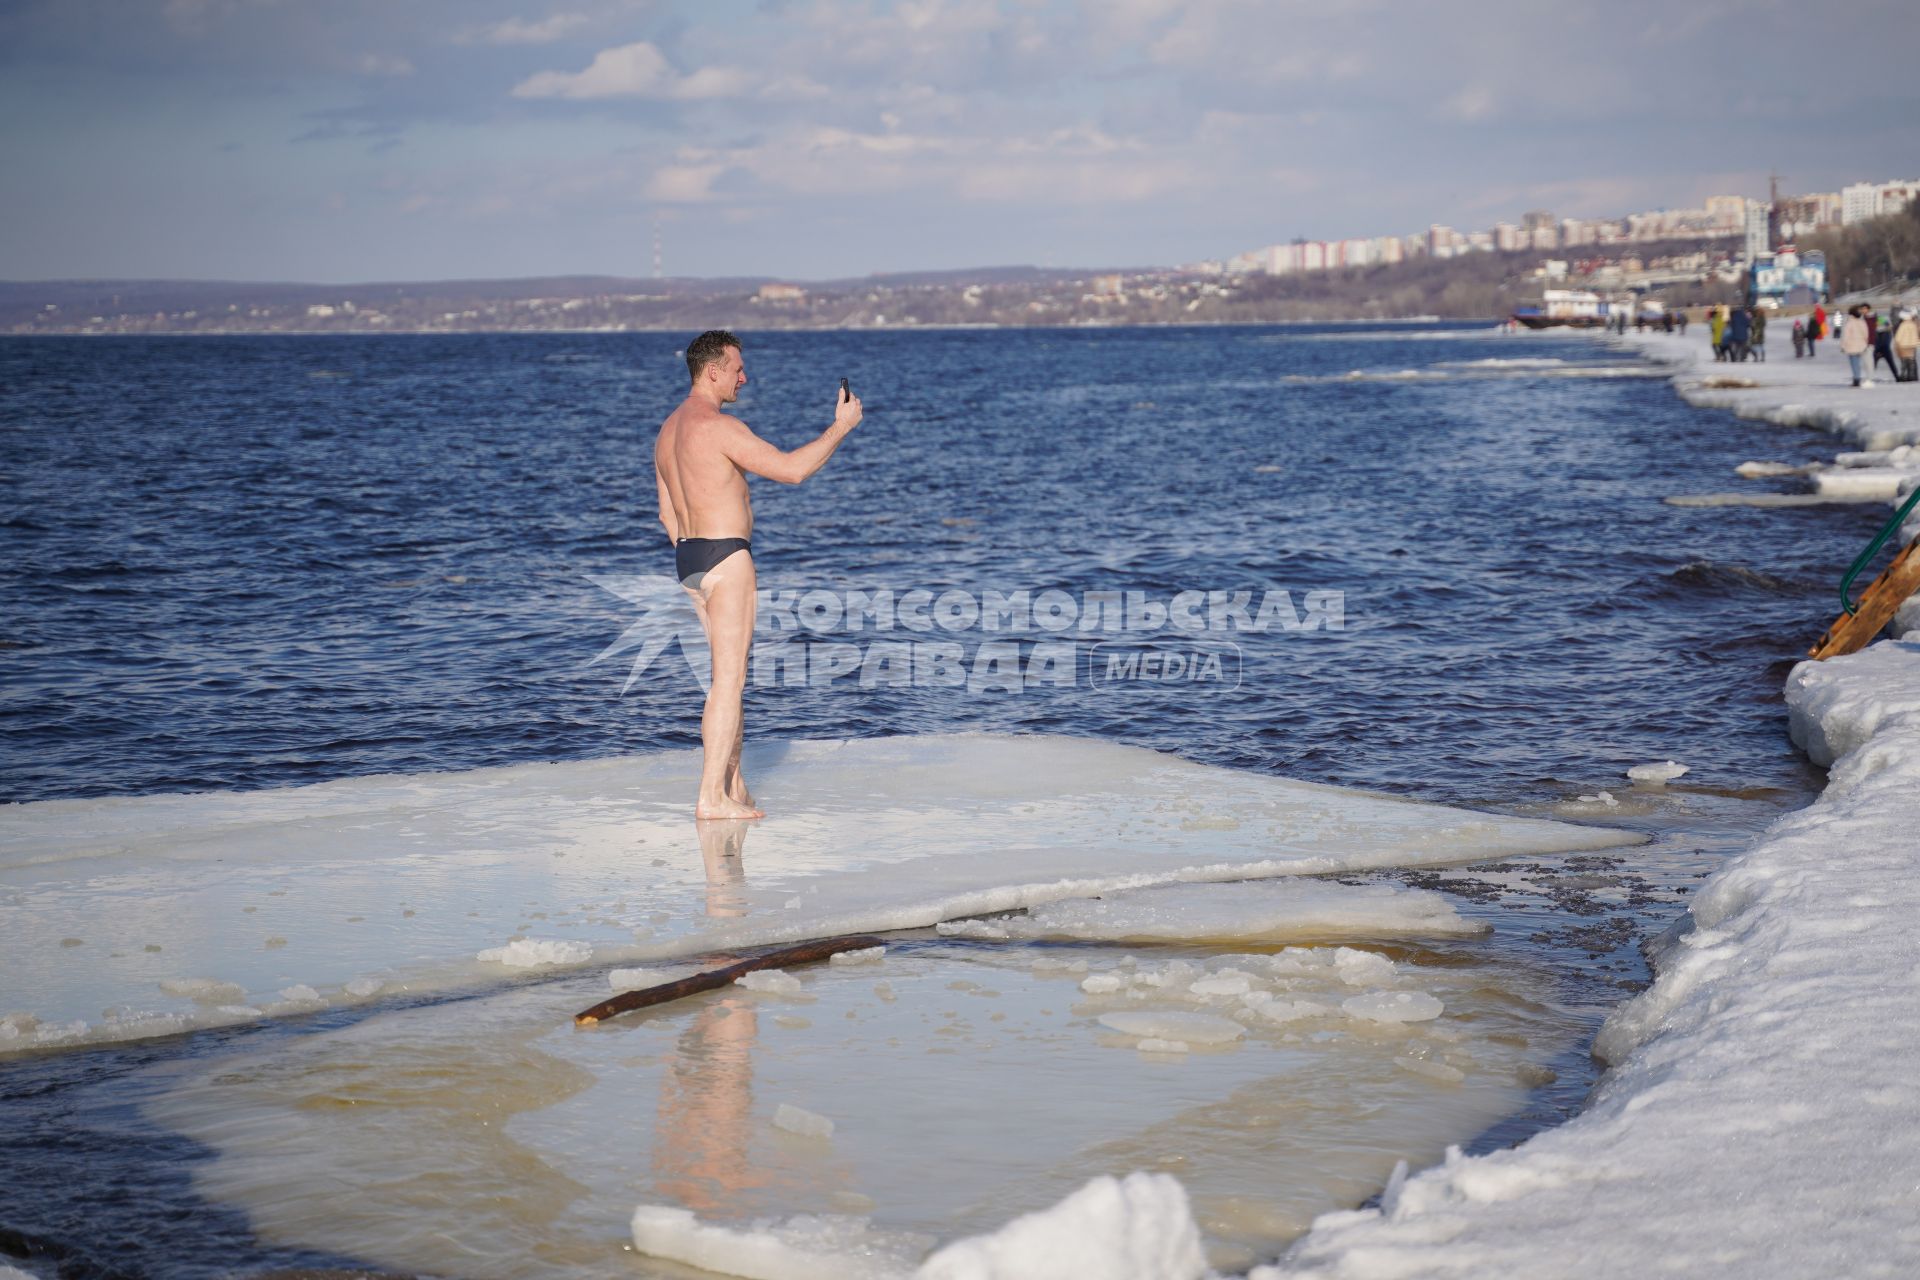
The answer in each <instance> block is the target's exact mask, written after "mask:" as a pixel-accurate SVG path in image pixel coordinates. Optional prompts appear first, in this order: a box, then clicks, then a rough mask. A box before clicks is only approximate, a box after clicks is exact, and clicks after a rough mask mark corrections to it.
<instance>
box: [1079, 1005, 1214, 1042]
mask: <svg viewBox="0 0 1920 1280" xmlns="http://www.w3.org/2000/svg"><path fill="white" fill-rule="evenodd" d="M1100 1025H1101V1026H1103V1027H1106V1028H1107V1029H1109V1030H1111V1031H1118V1032H1119V1033H1120V1034H1121V1035H1123V1036H1139V1037H1141V1038H1142V1039H1146V1040H1184V1041H1186V1042H1187V1043H1188V1044H1228V1043H1230V1042H1232V1041H1234V1040H1238V1039H1239V1038H1240V1037H1241V1036H1243V1035H1245V1034H1247V1029H1246V1028H1245V1027H1243V1026H1241V1025H1240V1024H1239V1023H1237V1022H1234V1021H1232V1020H1231V1019H1229V1018H1219V1017H1215V1016H1214V1015H1213V1014H1211V1013H1168V1012H1165V1011H1162V1010H1157V1009H1153V1010H1141V1011H1139V1012H1131V1011H1129V1012H1124V1013H1103V1014H1101V1015H1100Z"/></svg>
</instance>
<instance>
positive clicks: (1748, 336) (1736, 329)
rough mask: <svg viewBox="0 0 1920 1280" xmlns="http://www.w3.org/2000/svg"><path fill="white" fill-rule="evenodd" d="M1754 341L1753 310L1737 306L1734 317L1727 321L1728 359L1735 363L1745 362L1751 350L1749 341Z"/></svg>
mask: <svg viewBox="0 0 1920 1280" xmlns="http://www.w3.org/2000/svg"><path fill="white" fill-rule="evenodd" d="M1752 341H1753V312H1751V311H1749V310H1747V309H1746V308H1745V307H1735V308H1734V311H1733V315H1732V317H1731V318H1730V319H1729V320H1728V321H1727V359H1729V360H1731V361H1733V362H1734V363H1735V364H1740V363H1743V362H1744V361H1745V360H1746V358H1747V356H1748V354H1749V352H1748V345H1747V344H1748V343H1750V342H1752Z"/></svg>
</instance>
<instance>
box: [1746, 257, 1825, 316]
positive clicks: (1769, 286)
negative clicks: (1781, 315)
mask: <svg viewBox="0 0 1920 1280" xmlns="http://www.w3.org/2000/svg"><path fill="white" fill-rule="evenodd" d="M1826 296H1827V255H1826V254H1824V253H1821V252H1820V251H1819V250H1818V249H1810V250H1808V251H1807V252H1806V253H1801V252H1799V251H1798V250H1796V249H1795V248H1794V247H1793V246H1792V245H1790V244H1783V245H1781V246H1780V247H1779V248H1778V249H1776V250H1775V251H1774V252H1772V253H1759V254H1755V255H1754V258H1753V265H1752V266H1750V267H1749V268H1748V269H1747V301H1748V302H1750V303H1755V302H1763V301H1765V300H1767V299H1769V298H1771V299H1772V300H1774V301H1775V302H1776V303H1779V304H1780V305H1782V306H1808V305H1811V304H1813V303H1815V302H1818V301H1820V300H1821V299H1823V298H1825V297H1826Z"/></svg>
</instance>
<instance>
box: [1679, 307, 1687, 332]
mask: <svg viewBox="0 0 1920 1280" xmlns="http://www.w3.org/2000/svg"><path fill="white" fill-rule="evenodd" d="M1680 336H1681V337H1683V338H1684V337H1686V336H1687V309H1686V308H1685V307H1682V308H1680Z"/></svg>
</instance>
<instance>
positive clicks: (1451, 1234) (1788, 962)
mask: <svg viewBox="0 0 1920 1280" xmlns="http://www.w3.org/2000/svg"><path fill="white" fill-rule="evenodd" d="M1628 342H1629V345H1632V346H1634V347H1636V348H1638V349H1640V350H1641V351H1643V352H1644V353H1645V354H1647V355H1649V356H1652V357H1653V358H1655V359H1660V360H1663V361H1665V362H1667V363H1669V364H1671V365H1673V366H1676V368H1677V373H1676V376H1675V378H1674V382H1675V385H1676V388H1677V389H1678V390H1679V392H1680V394H1681V395H1682V396H1683V397H1684V398H1686V399H1687V400H1688V401H1690V402H1692V403H1694V404H1699V405H1703V406H1709V407H1715V408H1724V409H1730V410H1732V411H1733V412H1735V413H1737V414H1740V415H1741V416H1744V417H1750V418H1757V419H1763V420H1767V421H1772V422H1777V423H1787V424H1795V425H1807V426H1815V427H1819V428H1821V429H1824V430H1829V431H1832V432H1834V433H1836V434H1837V435H1840V436H1842V437H1843V438H1845V439H1848V440H1850V441H1851V442H1853V443H1854V444H1855V445H1857V446H1859V447H1861V448H1864V449H1879V450H1888V449H1894V448H1897V447H1898V446H1900V445H1910V444H1913V443H1916V442H1920V394H1912V393H1911V392H1912V389H1910V388H1898V389H1895V388H1875V389H1873V390H1870V391H1864V392H1855V391H1854V389H1853V388H1852V387H1851V385H1850V384H1849V381H1848V379H1847V378H1846V377H1845V374H1844V368H1845V366H1844V364H1843V363H1840V362H1838V361H1836V360H1830V359H1827V358H1824V357H1823V358H1821V359H1819V360H1818V361H1816V360H1807V361H1804V362H1794V361H1788V362H1786V364H1785V367H1784V368H1783V367H1782V366H1781V363H1780V362H1771V363H1770V364H1768V365H1761V366H1749V365H1730V366H1729V365H1722V366H1717V367H1716V366H1713V365H1711V364H1710V363H1709V362H1707V361H1705V360H1703V359H1702V358H1701V352H1702V351H1703V350H1704V348H1705V343H1704V341H1703V340H1699V339H1673V338H1666V337H1661V336H1648V337H1643V338H1630V339H1629V340H1628ZM1782 345H1784V344H1782ZM1716 368H1717V369H1718V370H1720V371H1721V372H1722V375H1723V377H1724V378H1726V379H1737V380H1740V381H1746V382H1751V383H1754V384H1757V385H1753V386H1745V387H1732V386H1724V385H1723V386H1710V385H1707V384H1708V383H1710V382H1714V381H1719V379H1717V378H1715V377H1714V370H1715V369H1716ZM1827 384H1832V385H1827ZM1876 392H1878V395H1876V394H1875V393H1876ZM1836 465H1843V464H1842V463H1840V461H1839V460H1836ZM1916 482H1920V476H1915V477H1912V478H1904V479H1903V480H1902V482H1901V483H1900V485H1899V486H1898V488H1899V491H1900V492H1903V493H1904V492H1911V490H1912V487H1913V485H1914V484H1915V483H1916ZM1916 535H1920V528H1916V527H1914V524H1913V523H1909V525H1908V526H1907V527H1906V528H1905V529H1904V530H1903V531H1902V536H1903V538H1912V537H1914V536H1916ZM1916 601H1920V597H1917V598H1916ZM1916 601H1909V602H1908V604H1907V605H1906V606H1905V608H1903V610H1902V611H1901V617H1900V619H1898V620H1897V621H1896V624H1895V627H1894V630H1895V633H1896V635H1898V634H1899V633H1900V632H1901V630H1902V629H1903V628H1902V624H1905V627H1906V628H1907V629H1908V630H1907V634H1906V635H1905V636H1904V637H1903V638H1900V639H1895V640H1883V641H1881V642H1879V643H1877V644H1875V645H1873V646H1871V647H1870V648H1868V649H1867V650H1865V651H1863V652H1861V653H1857V654H1853V655H1851V656H1848V657H1843V658H1835V659H1830V660H1828V661H1826V662H1824V663H1814V662H1801V663H1799V664H1798V665H1797V666H1795V667H1794V669H1793V671H1792V672H1791V674H1790V675H1789V676H1788V679H1787V684H1786V700H1787V707H1788V712H1789V717H1790V721H1789V723H1790V732H1791V735H1792V737H1793V740H1794V742H1795V743H1796V745H1798V746H1800V747H1801V748H1802V749H1804V750H1805V751H1806V752H1807V754H1808V755H1809V757H1811V758H1812V759H1813V760H1814V761H1815V762H1816V763H1819V764H1823V765H1827V766H1828V767H1829V769H1830V773H1829V777H1828V782H1827V787H1826V789H1825V790H1824V791H1823V792H1822V793H1821V795H1820V797H1819V798H1818V799H1817V800H1816V801H1815V802H1814V803H1813V804H1812V805H1810V806H1809V807H1808V808H1806V809H1804V810H1801V811H1800V812H1798V813H1794V814H1791V815H1788V816H1787V817H1785V818H1783V819H1781V820H1780V821H1779V822H1778V823H1776V824H1775V825H1774V826H1773V827H1772V828H1770V829H1769V830H1768V831H1767V833H1766V834H1765V835H1764V836H1763V837H1762V838H1761V839H1760V840H1759V841H1758V842H1757V843H1756V844H1755V845H1754V847H1752V848H1751V849H1749V850H1748V851H1746V852H1745V853H1743V854H1741V855H1739V856H1738V857H1736V858H1733V859H1732V860H1730V861H1729V862H1728V863H1727V864H1726V865H1725V866H1724V867H1723V868H1721V870H1719V871H1718V872H1716V873H1715V874H1714V875H1713V876H1712V877H1711V878H1710V879H1709V880H1708V881H1707V882H1706V883H1705V884H1704V885H1703V887H1702V891H1701V893H1700V895H1699V896H1698V898H1697V899H1696V900H1695V901H1694V903H1693V906H1692V908H1691V910H1690V912H1689V916H1688V920H1687V921H1686V924H1687V926H1689V927H1688V929H1687V931H1685V932H1683V933H1680V934H1679V936H1678V937H1677V938H1676V939H1674V940H1673V941H1672V942H1671V945H1669V946H1668V948H1667V950H1666V952H1665V954H1663V955H1662V956H1660V957H1659V960H1658V977H1657V979H1656V981H1655V982H1654V984H1653V986H1652V987H1651V988H1650V989H1649V990H1648V991H1646V992H1645V993H1644V994H1642V995H1641V996H1639V997H1637V998H1636V999H1634V1000H1632V1001H1630V1002H1629V1003H1627V1004H1625V1005H1623V1006H1621V1007H1620V1008H1619V1009H1618V1010H1616V1011H1615V1012H1614V1013H1613V1015H1612V1016H1611V1017H1610V1018H1609V1019H1608V1020H1607V1023H1606V1025H1605V1026H1604V1027H1603V1028H1602V1030H1601V1033H1600V1035H1599V1037H1598V1038H1597V1040H1596V1042H1595V1046H1594V1052H1595V1054H1596V1055H1597V1056H1599V1057H1600V1058H1601V1060H1602V1061H1604V1062H1606V1063H1607V1064H1608V1065H1609V1066H1610V1067H1611V1068H1612V1070H1611V1071H1610V1072H1609V1073H1608V1074H1607V1076H1606V1077H1605V1078H1604V1079H1603V1080H1602V1082H1601V1085H1600V1087H1599V1088H1598V1089H1597V1090H1596V1093H1595V1097H1594V1099H1593V1101H1592V1104H1591V1105H1590V1106H1589V1108H1588V1109H1587V1110H1586V1111H1585V1112H1584V1113H1582V1114H1581V1115H1580V1116H1579V1117H1577V1118H1576V1119H1574V1120H1572V1121H1570V1122H1568V1123H1567V1124H1566V1125H1563V1126H1561V1127H1560V1128H1558V1129H1552V1130H1549V1131H1547V1132H1544V1133H1541V1134H1539V1135H1537V1136H1535V1137H1534V1138H1532V1139H1531V1140H1529V1141H1528V1142H1526V1143H1524V1144H1522V1145H1521V1146H1519V1147H1516V1148H1513V1149H1511V1150H1508V1151H1501V1152H1496V1153H1492V1154H1489V1155H1485V1156H1480V1157H1475V1158H1464V1157H1462V1156H1460V1155H1459V1153H1458V1152H1457V1151H1456V1152H1450V1153H1449V1156H1448V1159H1447V1160H1446V1162H1445V1163H1444V1164H1442V1165H1440V1166H1438V1167H1436V1168H1433V1169H1429V1170H1426V1171H1423V1172H1421V1173H1419V1174H1417V1175H1415V1176H1413V1177H1411V1178H1407V1179H1405V1180H1404V1181H1400V1180H1396V1183H1395V1185H1394V1186H1392V1187H1390V1188H1389V1189H1388V1193H1387V1194H1386V1196H1384V1197H1383V1201H1382V1205H1381V1207H1380V1208H1378V1209H1372V1210H1361V1211H1354V1212H1347V1213H1335V1214H1328V1215H1324V1216H1323V1217H1321V1218H1320V1219H1319V1220H1317V1221H1316V1222H1315V1223H1314V1225H1313V1228H1312V1229H1311V1230H1310V1231H1309V1232H1308V1234H1307V1235H1305V1236H1303V1237H1302V1238H1301V1239H1300V1240H1299V1241H1298V1242H1296V1244H1295V1245H1294V1247H1293V1248H1292V1249H1291V1250H1290V1251H1289V1252H1288V1253H1287V1255H1286V1256H1285V1257H1284V1258H1282V1259H1281V1260H1280V1262H1279V1264H1277V1265H1275V1266H1268V1267H1260V1268H1256V1269H1255V1270H1254V1271H1253V1273H1252V1274H1251V1276H1250V1277H1249V1280H1283V1278H1285V1280H1307V1278H1309V1277H1312V1278H1321V1277H1324V1278H1326V1280H1335V1278H1338V1280H1361V1278H1365V1280H1384V1278H1386V1277H1396V1278H1397V1277H1416V1276H1418V1277H1450V1276H1462V1277H1464V1276H1476V1277H1478V1276H1522V1275H1553V1274H1570V1273H1571V1272H1572V1271H1574V1270H1578V1271H1579V1272H1580V1273H1581V1274H1593V1275H1617V1274H1628V1273H1629V1272H1636V1271H1637V1272H1654V1273H1660V1274H1680V1275H1707V1274H1712V1275H1730V1274H1739V1275H1744V1276H1758V1277H1764V1276H1803V1275H1911V1274H1914V1273H1915V1272H1916V1271H1920V1149H1917V1148H1916V1144H1915V1142H1914V1138H1915V1136H1916V1135H1920V1082H1917V1081H1916V1079H1915V1077H1914V1075H1913V1073H1912V1072H1911V1070H1909V1064H1911V1063H1912V1062H1913V1061H1914V1059H1915V1057H1916V1055H1917V1054H1920V1016H1916V1015H1920V937H1916V934H1915V931H1914V929H1913V927H1912V922H1913V921H1914V920H1915V919H1916V918H1920V876H1916V874H1915V872H1916V869H1917V867H1916V863H1920V840H1916V839H1915V836H1914V826H1915V823H1916V821H1920V634H1916V633H1915V632H1914V631H1913V630H1912V628H1914V627H1916V626H1920V619H1917V618H1916V616H1915V615H1916ZM1822 621H1824V620H1823V619H1809V620H1808V631H1809V634H1811V633H1812V632H1814V631H1816V630H1818V627H1819V625H1820V623H1821V622H1822Z"/></svg>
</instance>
